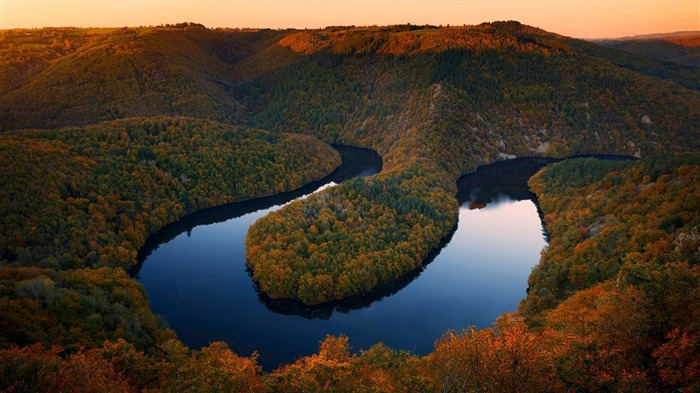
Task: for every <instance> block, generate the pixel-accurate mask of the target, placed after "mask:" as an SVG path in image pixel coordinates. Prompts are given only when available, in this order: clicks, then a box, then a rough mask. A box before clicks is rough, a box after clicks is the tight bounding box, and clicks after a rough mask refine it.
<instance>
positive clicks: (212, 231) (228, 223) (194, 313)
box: [135, 148, 548, 369]
mask: <svg viewBox="0 0 700 393" xmlns="http://www.w3.org/2000/svg"><path fill="white" fill-rule="evenodd" d="M341 149H346V150H344V151H342V150H341V153H344V162H345V164H344V165H346V167H345V168H344V169H343V170H341V171H340V172H343V173H342V174H341V175H340V176H336V178H334V179H329V180H328V182H334V183H337V182H339V181H342V180H343V177H344V176H350V177H352V176H357V175H360V176H364V175H368V174H372V173H374V172H376V171H377V170H379V169H380V168H381V163H380V161H378V158H377V157H376V155H372V154H373V153H372V154H370V153H368V151H363V150H355V149H348V148H341ZM547 162H548V161H547V160H545V159H516V160H511V161H507V162H500V163H497V164H493V165H490V166H487V167H484V168H481V169H480V170H479V171H477V172H476V173H474V174H470V175H467V176H465V177H463V178H462V179H460V181H459V182H458V188H459V194H458V200H459V201H460V204H461V207H460V212H459V224H458V226H457V228H456V230H455V232H454V233H453V234H452V236H451V238H450V239H447V240H446V242H445V245H444V247H443V248H442V249H441V250H439V253H437V255H434V256H433V257H432V258H431V260H430V261H426V262H427V264H426V266H425V267H424V268H423V269H420V270H418V271H415V272H412V273H410V274H408V275H407V276H406V277H403V278H402V279H400V280H398V281H397V282H394V283H391V284H389V285H385V286H383V287H381V288H379V289H378V290H376V291H374V292H373V293H370V294H367V295H365V296H361V297H356V298H353V299H350V300H348V301H344V302H339V303H334V304H328V305H324V306H321V307H311V308H309V307H304V306H302V305H300V304H298V303H294V302H289V301H273V300H269V299H267V298H266V297H265V296H264V295H262V294H260V293H259V292H258V291H257V290H256V288H255V286H254V284H253V283H252V281H251V279H250V277H249V275H248V273H247V272H246V269H245V249H244V246H243V244H244V240H245V236H246V232H247V230H248V227H249V226H250V225H251V224H252V223H253V222H254V221H255V220H256V219H258V218H259V217H262V216H264V215H266V214H267V213H268V212H270V211H272V210H276V209H278V208H279V207H280V206H281V205H283V204H284V203H285V202H287V201H288V200H291V199H293V198H296V197H299V196H300V195H299V194H300V193H302V194H303V193H308V192H309V189H306V190H302V191H300V192H298V193H296V194H292V195H288V196H286V199H287V200H280V199H276V200H274V201H267V202H260V201H253V202H252V205H251V203H250V202H249V203H248V204H249V205H250V206H249V205H245V206H237V205H236V206H233V205H229V206H227V207H223V208H221V209H219V210H220V211H217V209H210V210H208V211H206V212H203V213H201V214H199V215H195V216H194V217H188V218H186V219H185V220H183V222H181V223H178V225H173V226H170V227H167V228H165V229H164V231H163V233H161V234H159V235H157V236H154V238H153V240H152V241H151V242H150V244H149V245H147V246H146V247H144V250H143V253H142V257H143V259H144V263H143V264H142V266H141V267H140V270H139V271H137V272H136V273H135V275H136V277H137V280H138V281H139V282H140V283H142V284H143V285H144V287H145V288H146V290H147V292H148V295H149V299H150V303H151V307H152V309H153V311H154V312H155V313H157V314H160V315H161V316H162V318H163V320H164V321H165V322H166V323H167V324H168V325H169V326H170V327H172V328H174V329H175V331H176V332H177V334H178V337H179V338H180V339H181V340H182V341H183V342H184V343H185V344H187V345H188V346H190V347H192V348H199V347H201V346H204V345H207V344H209V343H210V342H212V341H225V342H226V343H228V344H229V346H230V347H231V348H232V349H233V350H234V351H236V352H237V353H239V354H242V355H249V354H251V353H252V352H253V351H257V352H258V353H259V354H260V358H259V362H260V363H261V364H262V365H263V367H265V368H267V369H271V368H274V367H276V366H277V365H279V364H282V363H287V362H291V361H293V360H295V359H297V358H299V357H300V356H304V355H308V354H311V353H314V352H316V351H317V349H318V342H319V341H320V340H322V339H323V338H324V337H325V336H326V335H328V334H332V335H339V334H345V335H347V336H348V337H350V344H351V345H352V347H353V349H354V350H355V351H358V350H360V349H366V348H368V347H370V346H371V345H373V344H375V343H377V342H380V341H381V342H384V343H385V344H387V345H388V346H390V347H392V348H394V349H405V350H409V351H412V352H415V353H418V354H427V353H429V352H430V351H431V350H432V349H433V344H434V341H435V340H436V339H438V338H440V337H441V336H442V335H443V334H444V333H445V332H446V331H447V330H449V329H452V330H461V329H463V328H465V327H467V326H470V325H472V326H476V327H486V326H489V325H490V324H491V323H493V322H494V321H495V319H496V318H497V317H498V316H499V315H501V314H502V313H504V312H507V311H514V310H515V309H516V308H517V305H518V303H519V301H520V300H521V299H522V298H523V297H524V296H525V294H526V288H527V277H528V275H529V273H530V270H531V269H532V267H533V266H534V265H535V264H536V263H537V262H538V261H539V257H540V251H541V250H542V248H543V246H544V245H545V239H544V235H543V231H542V223H541V220H540V217H539V214H538V210H537V207H536V205H535V203H533V199H534V195H533V194H531V193H530V192H529V190H528V189H527V184H526V181H527V178H528V177H530V176H531V175H532V174H533V173H534V172H535V171H537V170H538V169H539V168H541V167H542V166H543V165H545V164H546V163H547ZM350 164H351V165H350ZM348 165H349V166H350V167H351V168H350V169H348V168H347V166H348ZM331 184H333V183H331ZM319 186H322V184H315V185H313V186H312V190H313V188H317V187H319ZM272 203H274V205H271V204H272ZM222 217H223V218H222ZM230 217H236V218H230ZM224 218H226V219H225V220H224ZM222 220H223V221H222Z"/></svg>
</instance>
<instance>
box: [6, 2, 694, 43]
mask: <svg viewBox="0 0 700 393" xmlns="http://www.w3.org/2000/svg"><path fill="white" fill-rule="evenodd" d="M496 20H517V21H520V22H522V23H524V24H528V25H532V26H536V27H540V28H542V29H545V30H548V31H551V32H555V33H559V34H562V35H566V36H570V37H577V38H604V37H624V36H632V35H640V34H650V33H668V32H675V31H687V30H700V0H532V1H529V0H490V1H488V0H478V1H477V0H0V28H2V29H11V28H33V27H49V26H51V27H64V26H72V27H124V26H129V27H135V26H149V25H160V24H166V23H179V22H197V23H201V24H203V25H205V26H207V27H210V28H214V27H269V28H288V27H292V28H320V27H325V26H333V25H356V26H369V25H390V24H400V23H412V24H432V25H465V24H466V25H473V24H479V23H482V22H491V21H496Z"/></svg>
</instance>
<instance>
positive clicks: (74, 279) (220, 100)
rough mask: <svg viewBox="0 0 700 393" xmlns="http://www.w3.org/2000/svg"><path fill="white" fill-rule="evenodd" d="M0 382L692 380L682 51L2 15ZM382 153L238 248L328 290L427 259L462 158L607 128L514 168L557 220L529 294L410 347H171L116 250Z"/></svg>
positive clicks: (691, 166)
mask: <svg viewBox="0 0 700 393" xmlns="http://www.w3.org/2000/svg"><path fill="white" fill-rule="evenodd" d="M0 33H1V35H0V66H2V68H3V70H9V72H3V73H1V74H2V75H1V77H0V93H1V94H0V130H1V131H2V133H1V134H0V163H1V165H2V167H3V171H2V173H0V176H1V177H2V184H3V187H2V188H1V189H0V218H1V219H2V220H1V221H0V257H1V258H2V267H1V270H0V292H1V293H2V297H1V298H0V302H1V303H0V304H2V307H0V332H1V333H0V334H1V339H0V359H1V361H0V384H1V385H0V386H2V389H4V390H9V391H16V392H19V391H64V390H66V389H68V387H70V388H71V389H75V390H77V391H89V390H92V391H105V390H110V391H146V390H147V391H192V392H194V391H222V390H228V391H261V392H262V391H280V392H293V391H339V392H340V391H386V392H391V391H455V392H457V391H465V390H483V391H533V392H534V391H543V390H546V391H620V390H628V391H658V390H674V389H675V390H684V391H685V390H688V391H692V390H693V389H700V386H698V382H697V381H698V380H700V363H698V361H697V359H698V353H700V341H699V340H700V333H699V332H700V326H699V325H698V321H700V292H699V289H698V288H700V285H698V284H699V282H698V281H699V280H700V270H698V263H699V262H700V261H699V259H698V258H699V256H700V248H698V245H699V242H700V240H699V237H698V236H699V235H698V231H700V229H698V227H699V225H700V217H699V216H700V213H699V212H700V206H698V197H697V196H698V195H699V194H700V192H699V191H700V190H698V189H697V186H698V184H700V182H699V180H700V179H698V176H700V174H699V172H698V171H699V168H700V158H699V157H698V155H697V151H698V150H699V148H700V146H699V145H700V129H699V128H698V125H699V124H700V93H699V92H698V91H697V90H696V89H697V86H696V85H693V83H692V81H694V80H695V81H697V75H698V70H697V68H695V67H691V66H680V65H674V64H670V63H661V62H658V61H656V60H653V59H650V58H645V57H642V56H639V55H633V54H629V53H624V54H623V53H621V52H620V51H617V50H614V49H610V48H605V47H602V46H598V45H596V44H594V43H589V42H584V41H580V40H575V39H571V38H567V37H563V36H560V35H557V34H554V33H549V32H546V31H543V30H540V29H537V28H535V27H530V26H526V25H522V24H520V23H518V22H494V23H484V24H481V25H478V26H461V27H435V26H415V25H398V26H386V27H354V26H340V27H329V28H326V29H320V30H269V29H255V30H230V29H207V28H205V27H204V26H201V25H198V24H194V23H183V24H179V25H167V26H159V27H148V28H147V27H140V28H124V29H73V28H47V29H35V30H2V31H1V32H0ZM330 143H342V144H347V145H354V146H359V147H366V148H372V149H374V150H376V151H377V152H378V153H379V154H380V155H381V157H382V160H383V163H384V165H383V170H382V172H381V173H379V174H377V175H374V176H370V177H366V178H357V179H353V180H350V181H347V182H345V183H343V184H341V185H339V186H336V187H333V188H331V189H328V190H325V191H323V192H320V193H318V194H315V195H313V196H312V197H310V198H308V199H305V200H303V201H297V202H294V203H292V204H290V205H288V206H286V207H285V208H283V209H281V210H280V211H278V212H276V213H273V214H270V215H268V216H266V217H264V218H262V219H261V220H259V221H258V222H257V223H256V224H255V225H253V226H252V227H251V229H250V231H249V234H248V238H247V241H246V246H247V257H248V268H249V269H250V271H251V275H252V278H253V280H254V281H255V282H256V283H257V285H259V286H260V288H261V289H262V290H264V291H265V292H266V293H268V294H269V295H270V296H271V297H273V298H289V299H297V300H300V301H302V302H304V303H306V304H318V303H323V302H327V301H331V300H335V299H342V298H345V297H348V296H350V295H354V294H358V293H362V292H366V291H369V290H371V289H372V288H374V287H376V286H377V285H380V284H382V283H385V282H388V281H391V280H393V279H396V278H398V277H400V276H402V275H403V274H405V273H406V272H409V271H411V270H413V269H416V268H418V267H420V266H421V265H422V263H423V261H424V260H425V258H426V256H428V255H429V253H430V252H431V251H432V250H433V249H434V248H435V247H436V246H437V245H438V244H439V243H440V241H441V240H442V239H443V238H444V237H445V236H447V235H448V234H449V233H450V231H451V230H452V229H453V228H454V226H455V225H456V222H457V212H458V206H457V201H456V198H455V193H456V187H455V181H456V180H457V179H458V178H459V177H460V176H461V175H463V174H465V173H468V172H470V171H473V170H474V169H476V168H477V167H478V166H480V165H483V164H486V163H490V162H493V161H495V160H499V159H505V158H508V157H512V156H527V155H539V156H566V155H570V154H581V153H611V154H626V155H636V156H639V157H642V160H640V161H635V162H623V163H618V162H609V163H608V162H598V161H590V160H572V161H566V162H563V163H559V164H556V165H552V166H551V167H547V168H545V169H543V170H542V171H541V172H540V173H538V174H537V175H536V176H535V177H533V178H532V179H531V181H530V186H531V188H532V189H533V191H534V192H535V193H536V194H537V196H538V199H539V201H540V205H541V206H540V207H541V209H542V212H543V214H544V219H545V225H546V228H547V231H548V233H549V235H550V238H551V239H550V244H549V247H548V248H547V249H546V251H545V252H543V255H542V261H541V263H540V264H539V265H538V266H537V267H536V268H535V269H534V270H533V274H532V275H531V277H530V280H529V284H530V290H529V292H528V294H527V297H526V299H525V300H524V301H523V303H522V304H521V306H520V309H519V310H518V311H517V312H515V313H513V314H506V315H504V316H503V317H501V318H500V319H499V320H498V321H497V322H496V323H495V324H494V327H493V328H490V329H484V330H474V329H468V328H467V327H465V329H467V330H465V331H464V332H462V333H446V336H445V337H444V338H443V339H442V340H440V341H439V342H438V343H436V348H435V351H434V352H433V353H431V354H430V355H427V356H425V357H419V356H416V355H413V354H411V353H407V352H398V351H394V350H392V349H390V348H387V347H386V346H384V345H382V344H377V345H376V346H374V347H372V348H371V349H368V350H364V351H361V352H360V353H354V352H352V351H351V348H349V345H348V340H347V338H346V337H328V338H327V339H326V340H325V341H323V342H322V343H321V346H320V349H319V352H318V354H315V355H313V356H309V357H305V358H302V359H299V360H298V361H297V362H295V363H293V364H290V365H286V366H283V367H280V368H279V369H277V370H275V371H273V372H270V373H264V372H262V370H261V369H260V367H259V366H258V365H257V362H256V356H255V355H253V356H252V357H242V356H239V355H236V354H234V353H233V352H232V351H231V350H229V349H228V348H227V347H226V345H225V344H222V343H214V344H211V345H210V346H207V347H204V348H202V349H190V348H187V347H185V346H184V345H183V344H182V343H181V342H179V341H178V340H177V338H176V332H173V331H172V330H168V329H166V328H164V326H163V325H162V323H161V322H160V321H159V319H158V317H157V316H155V315H153V313H152V312H151V310H150V309H149V307H148V302H147V294H146V293H145V292H144V291H143V289H142V288H141V287H140V286H139V285H138V284H137V283H135V282H134V281H133V280H131V279H130V278H129V277H128V275H127V274H126V272H125V269H128V268H129V267H131V266H132V265H133V264H134V263H135V262H136V253H137V251H138V249H139V248H140V247H141V246H142V245H143V243H144V242H145V239H146V237H147V236H148V235H149V234H152V233H154V232H155V231H157V230H158V229H160V228H161V227H163V226H164V225H166V224H168V223H171V222H173V221H175V220H177V219H179V218H181V217H183V216H184V215H185V214H188V213H191V212H194V211H197V210H201V209H203V208H206V207H211V206H216V205H220V204H224V203H228V202H232V201H237V200H244V199H249V198H253V197H257V196H263V195H268V194H272V193H278V192H282V191H287V190H291V189H295V188H298V187H300V186H302V185H304V184H307V183H310V182H312V181H314V180H317V179H320V178H322V177H324V176H326V175H327V174H329V173H331V172H332V171H333V170H334V169H335V168H336V167H337V166H338V165H339V164H340V158H339V156H338V154H337V152H335V151H334V150H333V149H332V148H331V147H330V146H328V144H330Z"/></svg>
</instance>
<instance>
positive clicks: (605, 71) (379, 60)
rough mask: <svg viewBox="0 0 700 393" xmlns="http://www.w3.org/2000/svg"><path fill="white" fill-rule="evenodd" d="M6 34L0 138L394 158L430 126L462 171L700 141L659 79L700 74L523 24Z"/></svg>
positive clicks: (694, 115) (695, 96) (669, 86)
mask: <svg viewBox="0 0 700 393" xmlns="http://www.w3.org/2000/svg"><path fill="white" fill-rule="evenodd" d="M1 34H2V36H1V38H0V66H2V67H3V69H4V70H9V72H3V73H2V76H1V78H0V92H1V93H2V94H0V127H1V129H2V130H3V131H6V130H11V129H22V128H47V127H48V128H52V127H60V126H65V125H86V124H95V123H98V122H99V121H102V120H112V119H115V118H124V117H133V116H153V115H184V116H190V117H200V118H208V119H211V120H217V121H223V122H229V123H236V124H248V125H254V126H257V127H260V128H264V129H269V130H273V131H274V130H285V131H292V132H309V133H314V134H316V135H317V136H320V137H321V138H322V139H324V140H327V141H344V142H347V143H355V144H362V145H365V146H374V147H378V148H380V152H381V153H383V154H385V153H387V152H388V151H389V150H391V149H390V147H391V146H392V145H393V144H394V143H396V142H397V141H398V140H399V139H401V137H402V136H404V135H405V134H406V133H409V132H415V131H417V130H418V129H420V133H421V134H424V133H427V132H428V131H430V133H437V134H440V135H433V136H432V138H437V139H438V140H433V141H422V142H423V143H428V144H429V145H431V148H430V149H431V151H434V153H437V152H439V154H441V155H444V152H443V151H442V149H443V148H445V147H446V146H447V147H449V146H453V145H454V144H452V143H447V144H445V143H444V142H445V140H449V141H453V140H460V141H468V142H469V145H471V148H470V149H468V150H469V151H467V152H466V153H467V154H466V156H467V157H469V159H468V160H469V161H470V162H469V163H468V164H467V163H464V162H463V163H457V165H456V167H455V168H450V171H454V172H455V173H461V172H464V171H465V170H467V168H469V169H472V168H473V167H474V165H475V164H479V163H482V162H483V161H490V160H492V159H495V158H496V157H497V156H498V154H499V153H505V154H516V155H530V154H544V153H547V154H566V153H570V152H594V151H604V150H605V151H606V152H610V151H611V150H614V151H615V152H618V153H628V154H633V153H635V152H637V151H638V150H640V149H641V151H640V153H641V154H642V155H644V154H649V153H650V152H652V151H654V150H660V148H668V147H669V145H671V144H677V145H682V146H688V144H689V143H690V144H691V146H694V145H696V144H697V141H698V138H697V137H696V136H697V133H693V131H697V124H700V115H698V112H699V110H698V101H699V100H700V98H699V97H700V95H699V93H698V92H697V91H689V90H687V89H684V88H682V87H679V85H678V84H676V83H669V82H666V81H663V80H660V79H659V78H661V77H663V78H668V79H669V80H673V81H677V82H678V83H679V84H683V85H684V86H686V87H694V88H698V87H700V86H698V85H697V81H698V80H700V78H699V75H698V73H697V72H698V71H697V69H694V68H669V66H668V65H664V63H661V62H657V61H655V60H651V59H648V58H644V59H643V60H642V59H640V58H638V57H637V58H634V59H631V58H630V56H631V55H630V54H629V53H626V52H622V51H616V50H611V49H607V48H604V47H602V46H598V45H594V44H591V43H588V42H584V41H579V40H573V39H569V38H566V37H562V36H559V35H556V34H552V33H548V32H545V31H542V30H539V29H536V28H533V27H528V26H524V25H521V24H519V23H517V22H497V23H490V24H482V25H478V26H468V27H450V28H447V27H445V28H433V27H431V26H412V25H404V26H391V27H376V28H346V27H338V28H327V29H323V30H304V31H295V30H257V31H240V30H210V29H206V28H204V27H203V26H201V25H195V24H182V25H179V26H170V27H154V28H132V29H127V28H125V29H117V30H106V29H94V30H87V29H39V30H3V31H2V32H1ZM635 70H636V71H635ZM647 74H648V75H647ZM649 75H653V77H649ZM694 128H695V130H694ZM419 137H421V138H422V136H420V135H419ZM407 148H408V147H407ZM454 153H457V152H454ZM459 153H462V152H459ZM455 155H456V154H455ZM450 156H453V154H450ZM450 158H452V157H450Z"/></svg>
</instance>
